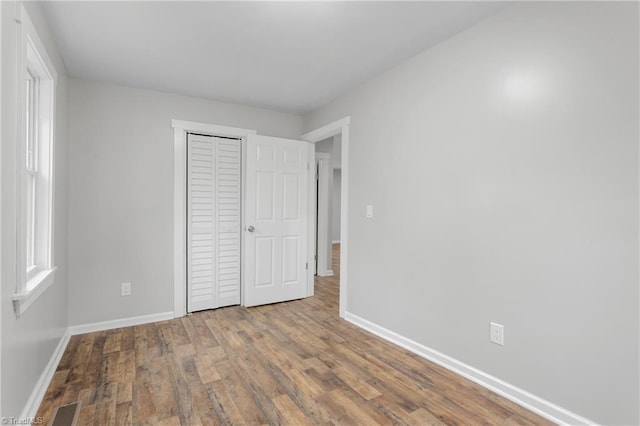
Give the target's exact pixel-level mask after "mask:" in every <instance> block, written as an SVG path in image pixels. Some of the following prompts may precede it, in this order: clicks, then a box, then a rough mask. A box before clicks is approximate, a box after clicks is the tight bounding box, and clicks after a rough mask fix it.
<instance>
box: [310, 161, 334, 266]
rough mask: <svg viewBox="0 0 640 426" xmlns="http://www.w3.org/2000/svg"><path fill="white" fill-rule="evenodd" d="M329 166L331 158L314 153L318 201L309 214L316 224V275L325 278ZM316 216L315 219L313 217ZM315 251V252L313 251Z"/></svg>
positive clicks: (328, 260) (327, 262)
mask: <svg viewBox="0 0 640 426" xmlns="http://www.w3.org/2000/svg"><path fill="white" fill-rule="evenodd" d="M330 164H331V156H330V155H329V154H327V153H324V152H316V161H315V167H316V170H317V176H318V185H317V186H316V185H313V188H314V193H315V189H316V188H317V194H314V195H315V197H314V199H316V200H318V201H317V205H316V206H315V207H316V208H315V209H313V211H312V212H311V214H312V216H313V217H314V218H315V220H314V223H316V224H317V228H318V229H317V232H316V233H315V234H316V235H317V236H318V241H317V244H315V247H314V249H317V253H316V254H317V255H318V260H317V262H316V263H317V265H316V267H317V269H316V274H318V275H319V276H321V277H326V276H327V275H328V270H329V268H330V267H331V265H330V262H331V260H330V259H329V258H328V252H329V242H328V240H329V238H328V237H329V233H330V231H331V227H330V225H329V220H330V211H331V198H330V197H329V191H330V190H329V188H331V187H332V185H331V182H330V181H329V177H330V176H329V175H330V173H329V169H330V167H329V166H330ZM313 176H314V179H313V183H315V182H316V179H315V176H316V173H314V174H313ZM316 215H317V218H316V217H315V216H316ZM314 251H316V250H314Z"/></svg>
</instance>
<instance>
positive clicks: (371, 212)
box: [367, 204, 373, 219]
mask: <svg viewBox="0 0 640 426" xmlns="http://www.w3.org/2000/svg"><path fill="white" fill-rule="evenodd" d="M372 217H373V206H372V205H371V204H369V205H368V206H367V218H369V219H371V218H372Z"/></svg>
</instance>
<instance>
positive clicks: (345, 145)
mask: <svg viewBox="0 0 640 426" xmlns="http://www.w3.org/2000/svg"><path fill="white" fill-rule="evenodd" d="M350 124H351V117H349V116H347V117H344V118H342V119H340V120H336V121H334V122H332V123H329V124H327V125H325V126H322V127H320V128H317V129H315V130H312V131H310V132H307V133H305V134H304V135H302V140H305V141H307V142H311V143H312V144H315V143H317V142H320V141H322V140H324V139H327V138H329V137H331V136H335V135H338V134H340V135H341V136H342V150H341V156H342V183H341V185H340V191H341V194H340V295H339V297H340V302H339V314H340V317H342V318H344V317H345V315H346V312H347V284H348V278H349V274H348V271H349V258H348V256H347V254H348V253H349V125H350ZM314 225H315V218H314ZM312 234H314V233H313V232H312Z"/></svg>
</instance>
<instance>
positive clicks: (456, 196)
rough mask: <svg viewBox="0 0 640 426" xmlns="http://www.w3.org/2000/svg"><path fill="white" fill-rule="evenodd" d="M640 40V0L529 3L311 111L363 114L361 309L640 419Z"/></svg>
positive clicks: (357, 179)
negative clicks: (501, 339)
mask: <svg viewBox="0 0 640 426" xmlns="http://www.w3.org/2000/svg"><path fill="white" fill-rule="evenodd" d="M638 47H639V46H638V5H637V4H634V3H604V2H600V3H587V2H575V3H520V4H517V5H513V6H511V7H509V8H506V9H505V10H504V11H502V12H501V13H499V14H498V15H496V16H494V17H492V18H489V19H487V20H486V21H483V22H481V23H479V24H477V25H476V26H474V27H472V28H470V29H468V30H467V31H464V32H462V33H460V34H458V35H457V36H455V37H453V38H451V39H449V40H448V41H446V42H444V43H442V44H440V45H438V46H436V47H434V48H432V49H430V50H428V51H425V52H423V53H421V54H419V55H418V56H416V57H414V58H412V59H410V60H408V61H406V62H405V63H403V64H401V65H400V66H398V67H396V68H394V69H392V70H390V71H388V72H386V73H384V74H382V75H380V76H378V77H376V78H374V79H372V80H370V81H369V82H368V83H366V84H364V85H363V86H362V87H360V88H358V89H356V90H354V91H352V92H350V93H349V94H346V95H345V96H343V97H341V98H339V99H338V100H336V101H334V102H332V103H331V104H329V105H328V106H325V107H323V108H321V109H319V110H317V111H314V112H313V113H311V114H308V115H307V116H305V131H310V130H313V129H315V128H318V127H320V126H322V125H325V124H327V123H329V122H331V121H333V120H337V119H340V118H342V117H344V116H347V115H349V116H351V127H350V152H349V159H350V160H349V161H350V163H349V170H350V172H349V176H350V179H349V195H350V197H351V198H350V202H349V208H350V215H349V232H350V235H349V244H350V246H349V253H348V257H349V276H348V283H349V288H348V307H347V310H348V311H349V312H351V313H353V314H355V315H358V316H360V317H363V318H365V319H367V320H369V321H371V322H373V323H376V324H378V325H381V326H383V327H386V328H388V329H390V330H393V331H395V332H397V333H399V334H401V335H404V336H406V337H408V338H410V339H413V340H415V341H417V342H419V343H422V344H424V345H426V346H428V347H431V348H433V349H436V350H438V351H440V352H443V353H445V354H447V355H449V356H451V357H454V358H456V359H458V360H460V361H462V362H464V363H467V364H470V365H471V366H474V367H476V368H478V369H480V370H482V371H484V372H487V373H489V374H491V375H494V376H497V377H498V378H501V379H503V380H505V381H507V382H509V383H511V384H513V385H515V386H518V387H520V388H522V389H525V390H527V391H529V392H532V393H533V394H535V395H538V396H540V397H542V398H545V399H547V400H549V401H551V402H553V403H555V404H558V405H560V406H562V407H565V408H566V409H569V410H571V411H573V412H576V413H578V414H580V415H582V416H586V417H587V418H590V419H592V420H594V421H596V422H601V423H603V424H637V423H638V422H639V421H640V418H639V413H638V409H639V408H638V400H639V398H640V394H639V389H638V388H639V383H638V378H639V371H638V370H639V354H638V351H639V346H640V345H639V343H640V342H639V324H638V319H639V306H638V305H639V288H638V278H639V277H638V220H639V217H638V137H639V130H638V113H639V111H638ZM366 204H373V205H374V207H375V217H374V218H373V219H370V220H367V219H365V217H364V216H365V214H364V213H365V205H366ZM490 321H496V322H499V323H502V324H504V326H505V336H506V337H505V342H506V343H505V346H503V347H501V346H497V345H495V344H491V343H490V342H489V322H490Z"/></svg>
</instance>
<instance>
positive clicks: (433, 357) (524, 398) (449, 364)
mask: <svg viewBox="0 0 640 426" xmlns="http://www.w3.org/2000/svg"><path fill="white" fill-rule="evenodd" d="M344 318H345V319H346V320H347V321H349V322H350V323H352V324H354V325H356V326H358V327H360V328H362V329H364V330H367V331H369V332H371V333H373V334H375V335H376V336H379V337H382V338H383V339H385V340H387V341H389V342H391V343H394V344H396V345H398V346H400V347H402V348H404V349H406V350H408V351H410V352H413V353H414V354H416V355H420V356H421V357H423V358H426V359H428V360H429V361H432V362H434V363H436V364H438V365H440V366H442V367H444V368H446V369H447V370H450V371H453V372H454V373H456V374H459V375H461V376H462V377H465V378H467V379H469V380H471V381H472V382H475V383H477V384H479V385H480V386H483V387H485V388H487V389H489V390H491V391H493V392H495V393H497V394H498V395H501V396H503V397H505V398H507V399H508V400H510V401H513V402H515V403H516V404H518V405H520V406H522V407H524V408H526V409H528V410H530V411H533V412H534V413H536V414H539V415H540V416H542V417H544V418H546V419H548V420H551V421H552V422H554V423H557V424H567V425H578V424H580V425H595V424H596V423H595V422H593V421H592V420H589V419H586V418H584V417H582V416H580V415H578V414H575V413H572V412H571V411H569V410H566V409H564V408H562V407H560V406H558V405H556V404H553V403H552V402H549V401H547V400H545V399H543V398H540V397H538V396H536V395H533V394H532V393H529V392H527V391H525V390H523V389H520V388H518V387H516V386H514V385H512V384H510V383H507V382H505V381H504V380H501V379H499V378H497V377H494V376H492V375H490V374H487V373H485V372H484V371H481V370H478V369H477V368H475V367H472V366H470V365H467V364H465V363H463V362H461V361H458V360H457V359H455V358H452V357H450V356H448V355H445V354H443V353H441V352H438V351H436V350H434V349H431V348H429V347H427V346H424V345H422V344H420V343H418V342H416V341H414V340H411V339H409V338H406V337H404V336H402V335H400V334H398V333H395V332H393V331H391V330H388V329H386V328H384V327H381V326H379V325H377V324H374V323H372V322H371V321H368V320H366V319H364V318H361V317H359V316H357V315H354V314H352V313H351V312H346V314H345V317H344Z"/></svg>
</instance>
